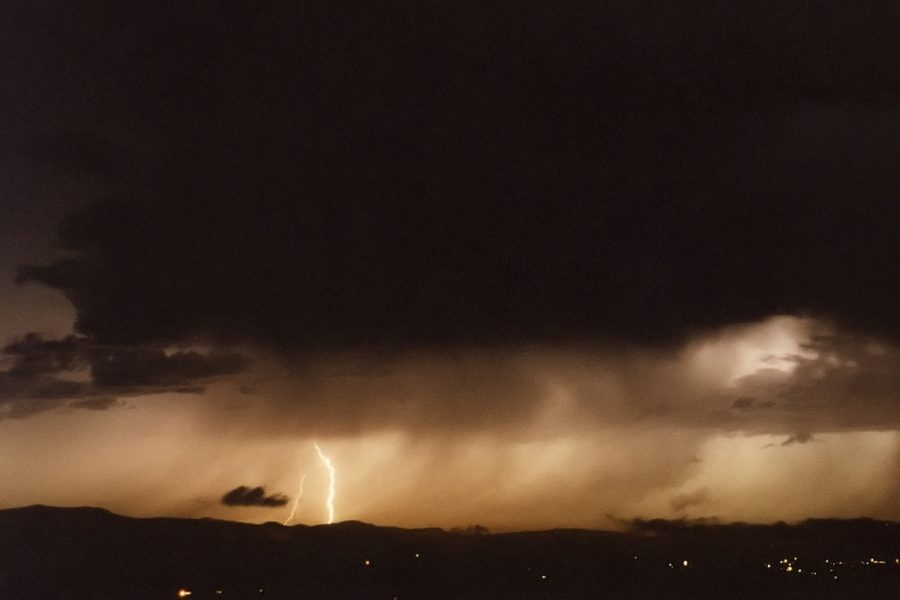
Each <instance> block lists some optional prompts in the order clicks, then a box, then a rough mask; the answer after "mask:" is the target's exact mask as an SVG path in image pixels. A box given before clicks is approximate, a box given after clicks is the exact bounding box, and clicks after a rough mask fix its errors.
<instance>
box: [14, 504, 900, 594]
mask: <svg viewBox="0 0 900 600" xmlns="http://www.w3.org/2000/svg"><path fill="white" fill-rule="evenodd" d="M898 597H900V524H897V523H891V522H884V521H874V520H869V519H860V520H850V521H837V520H811V521H806V522H804V523H802V524H798V525H784V524H778V525H765V526H763V525H744V524H729V525H720V524H709V523H706V524H698V523H683V522H672V521H639V522H635V523H633V524H632V525H631V530H630V532H628V533H610V532H601V531H584V530H555V531H540V532H525V533H505V534H489V533H487V532H486V531H485V530H484V529H483V528H478V527H472V528H469V529H467V530H464V531H443V530H439V529H398V528H392V527H377V526H373V525H368V524H364V523H359V522H345V523H339V524H335V525H328V526H315V527H308V526H303V525H296V526H291V527H284V526H282V525H280V524H276V523H267V524H264V525H248V524H243V523H233V522H227V521H215V520H208V519H197V520H193V519H170V518H157V519H133V518H128V517H122V516H118V515H115V514H112V513H109V512H107V511H104V510H100V509H95V508H50V507H45V506H32V507H27V508H18V509H10V510H3V511H0V598H3V599H4V600H16V599H28V600H41V599H51V598H52V599H54V600H59V599H72V600H76V599H105V598H123V599H128V600H142V599H167V598H171V599H174V598H190V599H191V600H201V599H205V598H223V599H227V598H265V599H273V598H290V599H301V598H311V599H315V598H321V599H341V598H354V599H368V598H372V599H387V600H390V599H392V598H397V599H404V600H405V599H412V598H422V599H426V598H427V599H440V598H466V599H469V598H491V599H518V598H521V599H524V598H561V599H578V598H898Z"/></svg>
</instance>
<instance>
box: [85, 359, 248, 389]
mask: <svg viewBox="0 0 900 600" xmlns="http://www.w3.org/2000/svg"><path fill="white" fill-rule="evenodd" d="M245 364H246V361H245V360H244V358H243V357H241V356H240V355H238V354H234V353H217V354H210V355H203V354H200V353H199V352H175V353H172V354H168V355H167V354H166V353H165V352H163V351H162V350H158V349H146V348H141V349H134V348H126V349H122V348H109V349H100V350H98V351H96V352H95V353H94V356H93V357H92V359H91V375H92V376H93V380H94V383H95V384H97V385H99V386H103V387H108V388H121V387H126V388H127V387H146V386H166V387H173V388H175V390H176V391H187V392H188V393H192V392H193V391H194V388H186V387H181V386H184V385H185V384H187V383H190V382H193V381H196V380H198V379H207V378H210V377H216V376H220V375H234V374H235V373H239V372H240V371H242V370H243V368H244V366H245Z"/></svg>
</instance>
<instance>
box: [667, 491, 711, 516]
mask: <svg viewBox="0 0 900 600" xmlns="http://www.w3.org/2000/svg"><path fill="white" fill-rule="evenodd" d="M708 496H709V489H707V488H700V489H699V490H696V491H694V492H690V493H688V494H678V495H677V496H674V497H673V498H672V500H671V501H670V502H669V504H671V506H672V510H675V511H682V510H685V509H686V508H690V507H692V506H699V505H700V504H703V503H704V502H706V500H707V497H708Z"/></svg>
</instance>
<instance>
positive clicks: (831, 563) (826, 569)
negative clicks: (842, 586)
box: [766, 556, 900, 579]
mask: <svg viewBox="0 0 900 600" xmlns="http://www.w3.org/2000/svg"><path fill="white" fill-rule="evenodd" d="M888 564H894V565H895V566H897V567H900V558H895V559H894V560H893V561H891V560H884V559H879V558H869V559H867V560H831V559H830V558H826V559H825V562H824V563H823V565H824V566H822V567H821V569H820V568H819V567H816V566H807V567H806V569H805V570H804V568H803V567H802V566H801V565H800V559H799V558H798V557H796V556H794V557H792V558H782V559H781V560H779V561H778V562H777V563H766V568H767V569H771V570H774V571H777V572H781V573H790V574H792V575H810V576H818V575H824V576H830V577H832V578H834V579H837V578H838V574H837V571H838V570H841V569H852V568H856V567H881V566H887V565H888Z"/></svg>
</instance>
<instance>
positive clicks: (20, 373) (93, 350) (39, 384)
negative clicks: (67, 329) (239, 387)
mask: <svg viewBox="0 0 900 600" xmlns="http://www.w3.org/2000/svg"><path fill="white" fill-rule="evenodd" d="M0 359H2V361H3V362H0V409H2V410H0V418H2V416H4V415H5V416H11V417H22V416H28V415H31V414H35V413H39V412H44V411H46V410H51V409H53V408H58V407H60V406H63V405H65V406H69V407H72V408H86V409H90V410H103V409H106V408H110V407H113V406H116V405H118V403H117V402H116V398H117V397H122V396H136V395H142V394H153V393H163V392H175V393H185V394H197V393H202V392H203V387H202V386H200V385H197V384H198V383H203V382H206V381H211V380H215V379H218V378H221V377H225V376H229V375H235V374H237V373H239V372H241V371H242V370H243V369H244V368H245V366H246V360H245V359H244V358H243V357H242V356H240V355H238V354H235V353H231V352H209V353H206V354H204V353H200V352H197V351H193V350H188V351H172V352H168V353H167V352H166V351H165V350H163V349H161V348H151V347H134V346H129V347H122V346H118V347H113V346H99V345H96V344H93V343H92V342H91V341H90V340H89V338H85V337H77V336H67V337H65V338H63V339H59V340H52V339H45V338H43V337H42V336H40V335H38V334H36V333H29V334H27V335H25V336H23V337H22V338H20V339H17V340H15V341H13V342H11V343H9V344H7V345H6V346H5V347H4V348H3V349H2V355H0Z"/></svg>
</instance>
